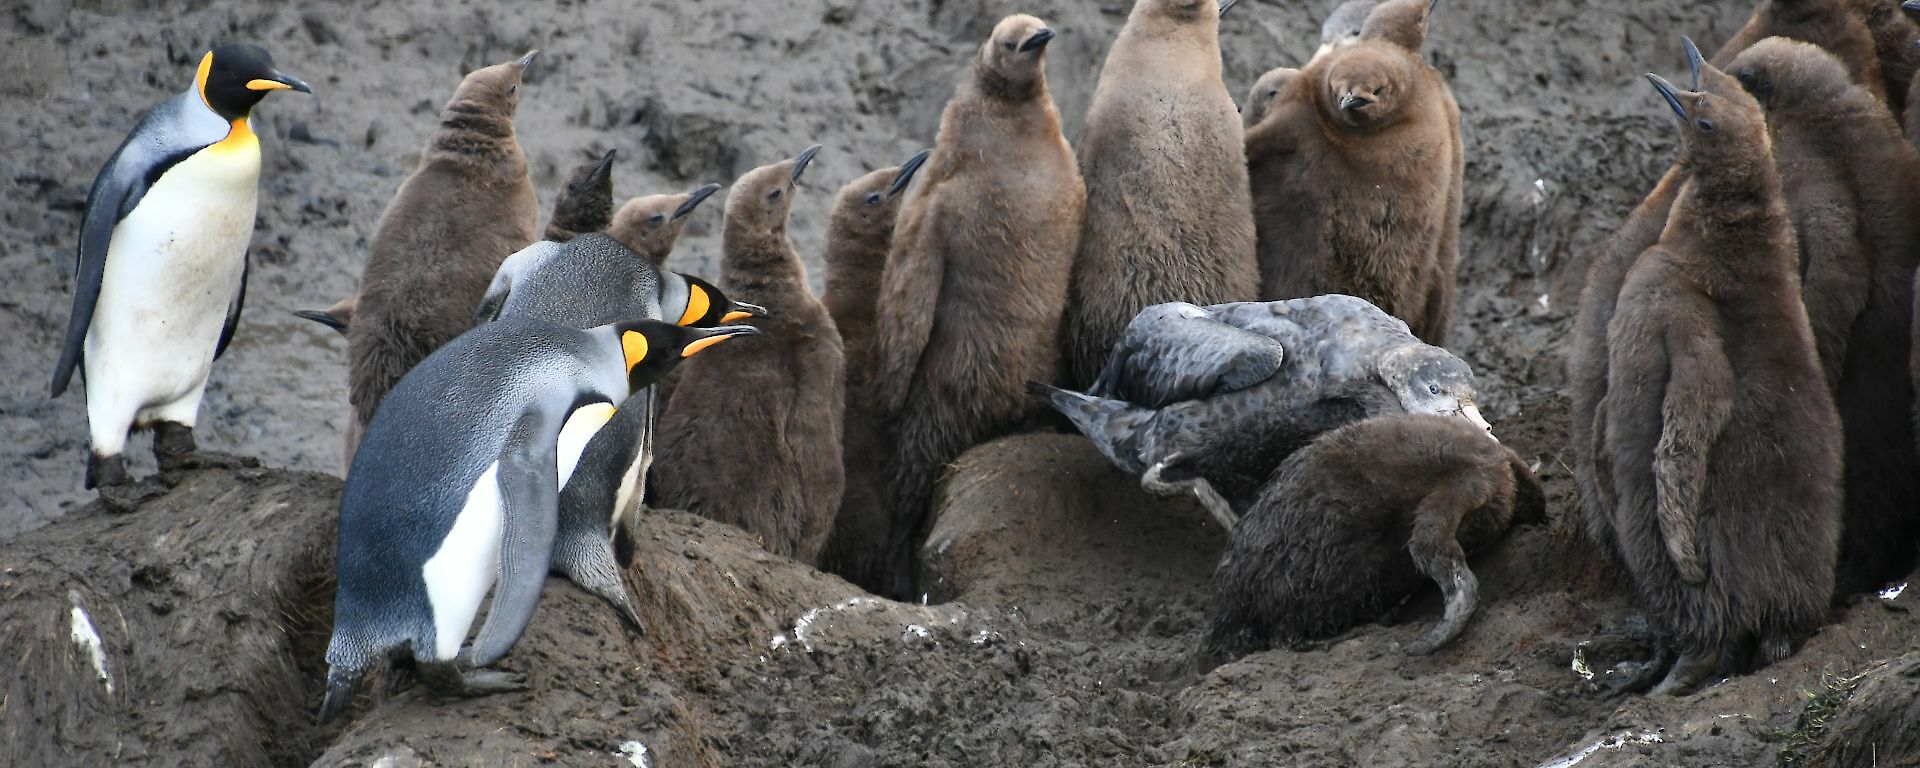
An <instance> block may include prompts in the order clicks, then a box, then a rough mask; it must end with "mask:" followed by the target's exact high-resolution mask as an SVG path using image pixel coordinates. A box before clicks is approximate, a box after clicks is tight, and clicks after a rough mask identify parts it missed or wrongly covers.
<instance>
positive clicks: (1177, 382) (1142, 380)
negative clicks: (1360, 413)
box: [1087, 304, 1286, 408]
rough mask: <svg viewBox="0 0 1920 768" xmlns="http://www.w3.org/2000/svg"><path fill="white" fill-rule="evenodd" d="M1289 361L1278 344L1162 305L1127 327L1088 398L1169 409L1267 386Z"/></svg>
mask: <svg viewBox="0 0 1920 768" xmlns="http://www.w3.org/2000/svg"><path fill="white" fill-rule="evenodd" d="M1285 356H1286V349H1285V347H1284V346H1282V345H1281V343H1280V342H1279V341H1276V340H1274V339H1271V338H1268V337H1266V336H1263V335H1260V334H1258V333H1253V332H1250V331H1246V330H1242V329H1240V328H1235V327H1233V326H1231V325H1226V324H1224V323H1220V322H1217V321H1215V320H1213V319H1212V318H1210V317H1208V316H1207V314H1206V312H1205V311H1204V310H1201V309H1200V308H1198V307H1194V306H1193V305H1191V304H1160V305H1156V306H1152V307H1148V308H1147V309H1146V310H1144V311H1142V312H1141V313H1140V314H1139V315H1138V316H1136V317H1134V319H1133V322H1131V323H1128V324H1127V330H1126V332H1125V333H1124V334H1121V337H1120V343H1119V344H1117V345H1115V346H1114V349H1113V354H1112V355H1111V356H1109V357H1108V358H1107V367H1106V368H1105V369H1104V370H1102V371H1101V372H1100V377H1099V378H1098V379H1095V380H1094V382H1093V386H1092V387H1090V388H1088V390H1087V394H1089V395H1093V396H1095V397H1106V398H1113V399H1118V400H1125V401H1127V402H1130V403H1134V404H1136V405H1142V406H1146V407H1149V408H1164V407H1166V406H1168V405H1170V404H1173V403H1177V402H1180V401H1183V400H1198V399H1202V398H1206V397H1210V396H1213V395H1216V394H1219V393H1222V392H1233V391H1236V390H1240V389H1245V388H1247V387H1250V386H1253V385H1254V384H1258V383H1260V382H1262V381H1265V380H1267V379H1268V378H1270V377H1272V376H1273V374H1274V373H1275V372H1276V371H1278V370H1280V362H1281V360H1283V359H1284V358H1285Z"/></svg>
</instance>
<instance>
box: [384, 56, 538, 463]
mask: <svg viewBox="0 0 1920 768" xmlns="http://www.w3.org/2000/svg"><path fill="white" fill-rule="evenodd" d="M535 53H538V52H537V51H535V52H529V53H528V54H527V55H525V56H522V57H521V58H520V59H519V60H518V61H512V62H508V63H505V64H496V65H493V66H490V67H485V68H482V69H478V70H474V71H473V72H472V73H471V74H468V75H467V77H466V79H465V80H462V81H461V82H460V87H459V88H457V89H455V90H454V92H453V98H452V99H450V100H449V101H448V102H447V106H446V108H445V109H443V110H441V112H440V126H439V127H438V128H437V129H435V130H434V133H433V136H432V137H431V138H429V139H428V140H427V146H426V149H425V150H424V151H423V152H422V153H421V155H420V167H419V168H417V169H416V170H414V172H413V175H412V176H410V177H408V178H407V180H406V181H405V182H404V183H402V184H401V185H400V191H399V192H398V193H397V194H395V195H394V198H393V201H392V202H390V203H388V204H387V209H386V211H385V212H384V213H382V214H381V215H380V223H379V224H378V225H377V226H376V227H375V228H374V231H373V246H372V248H371V254H370V255H369V256H368V257H367V268H366V272H365V273H363V274H362V275H361V276H360V303H359V307H358V308H357V309H356V310H355V313H354V323H353V325H352V326H350V327H348V329H347V363H348V385H349V387H348V389H349V391H348V398H349V400H350V401H351V402H352V403H353V412H354V424H350V425H349V426H348V442H347V454H348V455H349V456H351V455H352V454H353V446H354V444H355V443H357V442H358V439H357V435H358V433H359V432H360V431H361V429H363V428H364V427H365V425H366V424H368V423H369V422H371V421H372V420H373V413H374V410H375V409H376V408H378V407H379V406H380V399H381V398H383V397H386V395H387V390H389V389H392V388H393V385H394V383H395V382H398V381H399V380H400V377H401V376H404V375H406V373H407V371H408V370H410V369H411V368H413V366H414V364H416V363H418V362H420V361H421V360H422V359H424V358H426V356H427V355H428V354H429V353H431V352H433V350H435V349H438V348H439V347H440V345H442V344H445V343H447V342H448V341H449V340H451V339H452V338H453V337H455V336H458V335H460V333H461V332H462V331H465V330H466V329H467V328H469V327H471V326H472V324H473V311H474V306H475V305H477V304H479V302H480V297H481V295H482V294H483V293H484V292H485V291H486V289H487V283H488V281H490V280H491V279H492V278H493V276H494V272H495V270H496V269H498V268H499V266H500V262H501V261H503V260H505V259H506V258H507V256H508V255H510V254H512V253H514V252H515V251H518V250H520V249H522V248H525V247H527V245H529V244H531V243H532V242H533V239H534V235H535V233H536V232H538V230H537V229H536V226H537V225H538V223H539V220H540V210H539V203H538V201H537V200H535V198H534V194H533V182H532V181H530V180H529V179H528V178H527V158H526V156H525V155H523V154H521V152H520V144H519V142H518V141H516V140H515V139H514V134H513V113H514V110H515V109H516V108H517V107H518V106H519V103H520V79H521V75H522V74H523V73H524V72H525V70H526V68H527V65H529V64H531V63H532V62H533V57H534V54H535Z"/></svg>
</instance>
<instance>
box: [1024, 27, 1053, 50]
mask: <svg viewBox="0 0 1920 768" xmlns="http://www.w3.org/2000/svg"><path fill="white" fill-rule="evenodd" d="M1054 34H1055V33H1054V31H1053V30H1052V29H1049V28H1047V27H1041V28H1040V31H1038V32H1035V33H1033V37H1029V38H1027V41H1026V42H1024V43H1021V44H1020V52H1021V53H1026V52H1027V51H1031V50H1034V49H1036V48H1045V47H1047V41H1048V40H1052V39H1053V36H1054Z"/></svg>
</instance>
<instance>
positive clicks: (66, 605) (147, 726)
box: [0, 469, 340, 766]
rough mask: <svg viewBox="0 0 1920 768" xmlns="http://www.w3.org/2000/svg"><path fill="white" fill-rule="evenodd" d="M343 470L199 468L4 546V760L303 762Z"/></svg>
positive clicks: (0, 620)
mask: <svg viewBox="0 0 1920 768" xmlns="http://www.w3.org/2000/svg"><path fill="white" fill-rule="evenodd" d="M339 493H340V483H339V481H338V480H334V479H333V478H329V477H323V476H320V475H314V474H309V473H304V472H301V473H289V472H270V471H266V470H257V469H255V470H240V471H237V472H229V471H208V472H194V473H188V474H186V475H185V476H184V478H183V479H182V481H181V483H180V485H179V486H178V487H176V488H174V489H173V490H172V492H171V493H169V494H167V495H166V496H164V497H161V498H159V499H157V500H154V501H152V502H150V503H148V504H146V505H144V506H143V507H142V508H141V509H140V510H139V511H137V512H135V513H132V514H127V515H118V514H114V513H110V512H107V511H105V510H104V509H103V508H102V507H101V506H100V505H97V504H96V505H90V506H88V507H86V508H84V509H82V510H80V511H79V512H76V513H75V514H73V515H71V516H69V517H68V519H66V520H63V521H62V522H61V524H60V525H58V526H53V527H49V528H44V529H41V530H39V531H35V532H33V533H30V534H28V535H25V536H22V537H20V538H19V539H17V540H15V541H12V542H9V543H8V544H7V545H6V546H5V549H4V552H3V553H0V563H5V570H4V572H0V647H4V648H6V649H7V650H6V653H7V654H8V656H9V661H8V664H7V667H8V669H7V671H6V672H5V673H4V674H0V684H3V685H4V689H0V702H5V703H4V704H0V763H5V764H7V765H40V766H56V765H76V766H79V765H89V766H91V765H101V764H105V763H113V764H115V765H305V764H306V762H307V761H308V760H310V759H312V757H313V755H315V754H318V753H319V752H320V750H321V749H322V748H323V747H324V745H325V743H326V736H327V734H326V733H325V732H323V731H321V730H320V729H317V728H316V727H314V725H313V723H312V718H311V717H310V716H309V715H308V711H309V709H310V707H309V706H308V705H309V703H310V702H313V701H317V700H318V699H317V698H315V697H317V696H318V695H319V694H320V691H321V688H320V686H318V685H316V684H315V681H316V680H317V677H316V675H323V674H324V668H322V667H319V666H317V665H319V664H320V660H321V654H322V653H323V652H324V651H325V647H326V635H327V632H328V631H329V623H330V621H331V614H332V606H333V600H332V594H333V580H332V573H333V520H334V509H335V508H336V507H337V505H338V504H339Z"/></svg>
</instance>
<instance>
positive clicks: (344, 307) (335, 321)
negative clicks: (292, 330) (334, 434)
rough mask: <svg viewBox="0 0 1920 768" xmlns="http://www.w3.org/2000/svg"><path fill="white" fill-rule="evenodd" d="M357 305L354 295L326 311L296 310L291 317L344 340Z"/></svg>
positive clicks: (358, 300) (356, 298) (358, 298)
mask: <svg viewBox="0 0 1920 768" xmlns="http://www.w3.org/2000/svg"><path fill="white" fill-rule="evenodd" d="M359 304H360V295H359V294H354V295H352V296H348V297H346V298H344V299H341V300H339V301H336V302H334V303H333V306H331V307H327V308H326V309H302V310H297V311H295V312H294V313H293V316H294V317H298V318H300V319H302V320H312V321H314V322H316V323H319V324H321V325H324V326H326V327H328V328H332V329H333V332H334V333H338V334H340V336H341V337H342V338H344V337H346V335H347V326H349V325H352V324H353V308H354V307H356V306H359ZM349 416H351V413H349Z"/></svg>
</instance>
